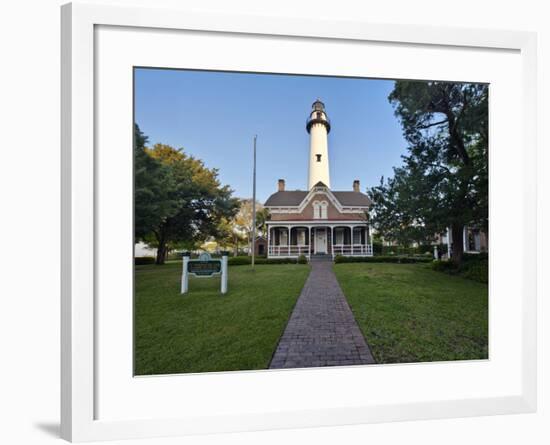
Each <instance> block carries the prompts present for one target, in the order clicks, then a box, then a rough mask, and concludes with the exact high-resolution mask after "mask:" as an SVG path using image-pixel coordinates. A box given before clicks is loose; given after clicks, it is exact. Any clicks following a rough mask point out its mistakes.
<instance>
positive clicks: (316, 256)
mask: <svg viewBox="0 0 550 445" xmlns="http://www.w3.org/2000/svg"><path fill="white" fill-rule="evenodd" d="M309 261H310V262H311V263H313V262H316V263H317V262H321V261H328V262H332V255H330V254H313V255H311V258H310V260H309Z"/></svg>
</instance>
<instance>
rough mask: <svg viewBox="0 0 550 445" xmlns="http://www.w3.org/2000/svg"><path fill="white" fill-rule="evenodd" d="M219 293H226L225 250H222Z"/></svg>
mask: <svg viewBox="0 0 550 445" xmlns="http://www.w3.org/2000/svg"><path fill="white" fill-rule="evenodd" d="M220 290H221V293H222V294H225V293H227V252H222V276H221V289H220Z"/></svg>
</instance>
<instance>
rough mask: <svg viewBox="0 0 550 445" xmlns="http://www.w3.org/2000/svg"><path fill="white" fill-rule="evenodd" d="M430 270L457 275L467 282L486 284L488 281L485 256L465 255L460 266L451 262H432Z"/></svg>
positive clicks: (487, 262)
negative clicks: (466, 279) (467, 280)
mask: <svg viewBox="0 0 550 445" xmlns="http://www.w3.org/2000/svg"><path fill="white" fill-rule="evenodd" d="M432 268H433V270H435V271H438V272H444V273H448V274H450V275H459V276H461V277H463V278H468V279H469V280H473V281H479V282H480V283H487V282H488V281H489V259H488V258H487V256H480V255H477V254H474V255H466V254H465V256H464V259H463V261H462V264H461V265H460V266H457V265H456V264H454V263H453V262H452V261H434V262H433V264H432Z"/></svg>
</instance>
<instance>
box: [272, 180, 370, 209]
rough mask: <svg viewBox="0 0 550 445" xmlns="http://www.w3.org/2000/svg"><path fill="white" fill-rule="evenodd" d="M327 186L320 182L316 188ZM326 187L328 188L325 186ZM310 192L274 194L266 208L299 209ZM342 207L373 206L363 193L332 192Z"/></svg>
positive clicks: (298, 191)
mask: <svg viewBox="0 0 550 445" xmlns="http://www.w3.org/2000/svg"><path fill="white" fill-rule="evenodd" d="M319 186H325V185H324V184H323V183H322V182H318V183H317V184H316V187H319ZM325 187H326V186H325ZM308 193H309V192H306V191H304V190H289V191H284V192H276V193H273V194H272V195H271V196H270V197H269V198H267V201H266V202H265V204H264V205H265V206H266V207H286V206H288V207H297V206H299V205H300V204H301V203H302V201H303V200H304V199H305V198H306V196H307V195H308ZM332 194H333V195H334V197H335V198H336V199H337V200H338V202H339V203H340V205H342V206H344V207H368V206H370V205H371V204H372V202H371V200H370V199H369V197H368V196H367V195H365V194H364V193H361V192H352V191H342V192H332Z"/></svg>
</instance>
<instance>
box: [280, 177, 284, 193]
mask: <svg viewBox="0 0 550 445" xmlns="http://www.w3.org/2000/svg"><path fill="white" fill-rule="evenodd" d="M279 191H280V192H284V191H285V180H284V179H279Z"/></svg>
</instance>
